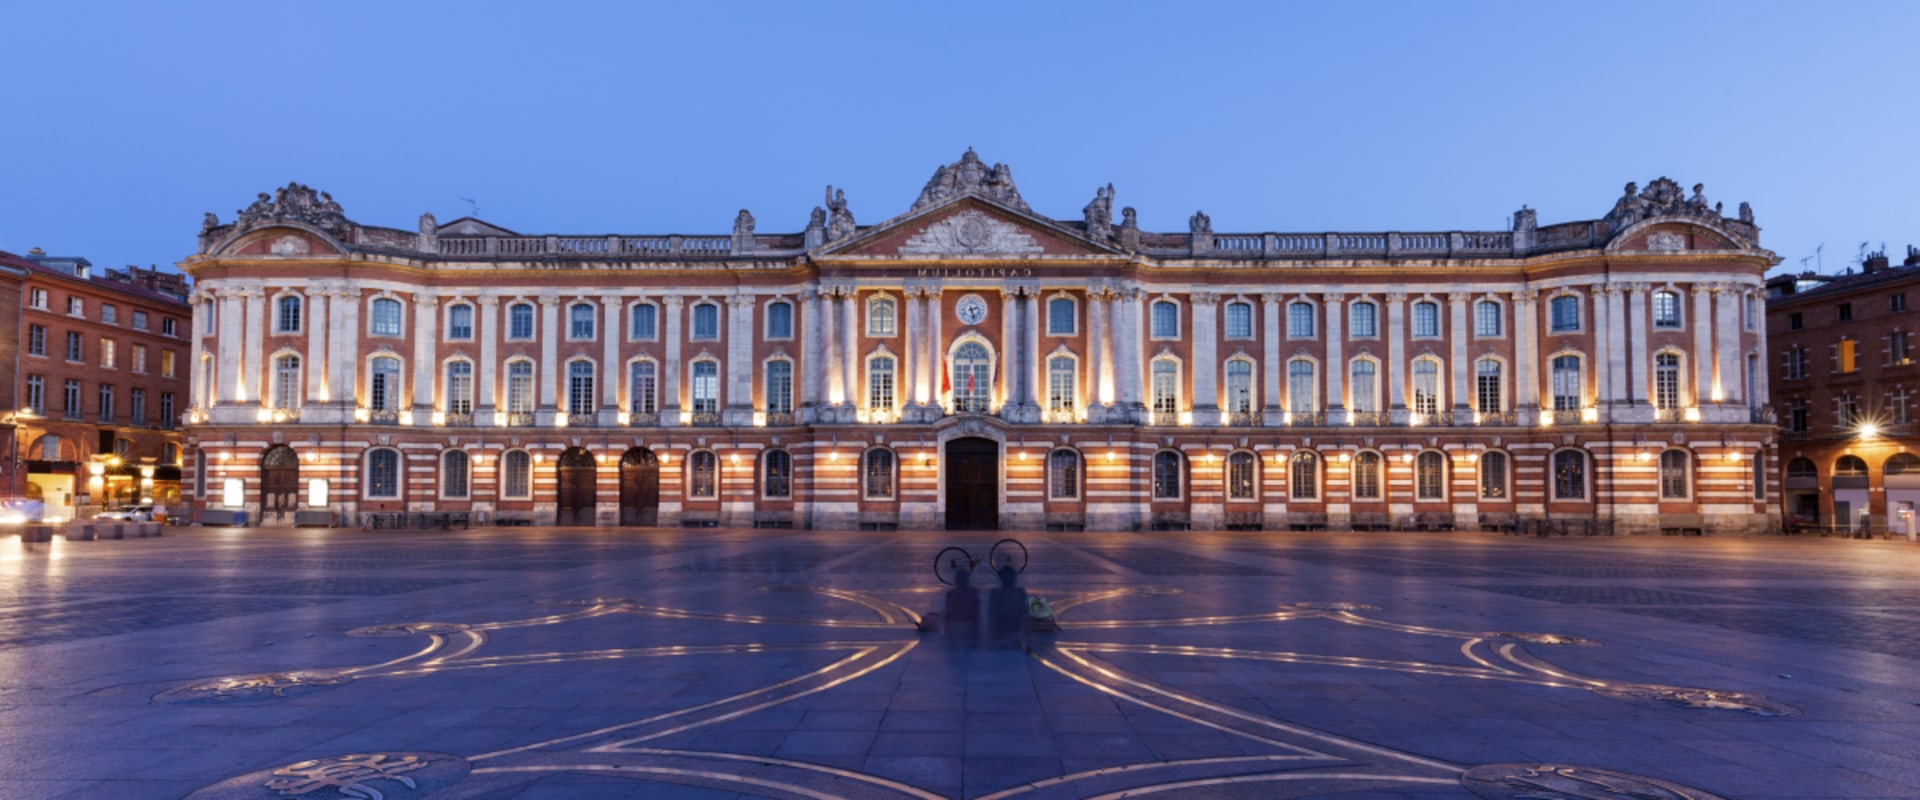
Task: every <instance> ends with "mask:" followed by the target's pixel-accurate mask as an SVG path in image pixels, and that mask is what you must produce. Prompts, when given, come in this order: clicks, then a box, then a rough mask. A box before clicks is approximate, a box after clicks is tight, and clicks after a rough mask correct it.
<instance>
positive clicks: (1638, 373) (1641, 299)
mask: <svg viewBox="0 0 1920 800" xmlns="http://www.w3.org/2000/svg"><path fill="white" fill-rule="evenodd" d="M1651 323H1652V320H1651V319H1649V318H1648V317H1647V285H1646V284H1644V283H1634V284H1629V285H1628V286H1627V325H1628V326H1630V327H1631V328H1632V329H1633V330H1636V331H1640V332H1641V333H1640V335H1639V336H1636V337H1634V341H1633V343H1632V344H1631V345H1629V347H1630V348H1631V355H1630V357H1629V358H1628V362H1627V363H1628V364H1629V365H1630V368H1629V373H1630V374H1629V375H1628V377H1627V385H1626V392H1625V394H1626V398H1627V402H1628V403H1629V404H1632V405H1636V406H1639V405H1646V403H1647V389H1648V387H1647V378H1648V376H1650V375H1651V374H1652V373H1650V372H1649V371H1648V366H1647V365H1648V360H1649V358H1650V357H1651V355H1650V354H1649V352H1648V351H1649V350H1650V349H1651V348H1650V346H1649V345H1648V343H1647V336H1646V333H1645V332H1646V331H1647V330H1648V329H1649V328H1651V327H1652V326H1651Z"/></svg>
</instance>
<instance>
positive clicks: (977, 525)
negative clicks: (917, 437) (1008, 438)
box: [941, 437, 1000, 531]
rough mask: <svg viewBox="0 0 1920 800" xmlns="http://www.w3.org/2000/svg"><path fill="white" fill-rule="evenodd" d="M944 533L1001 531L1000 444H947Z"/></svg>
mask: <svg viewBox="0 0 1920 800" xmlns="http://www.w3.org/2000/svg"><path fill="white" fill-rule="evenodd" d="M941 462H942V466H944V467H945V469H946V470H947V487H946V488H947V508H946V515H947V530H958V531H991V530H998V529H999V528H1000V443H999V442H996V441H994V440H992V439H982V438H979V437H967V438H963V439H954V440H953V441H950V442H947V454H946V457H945V458H943V459H941Z"/></svg>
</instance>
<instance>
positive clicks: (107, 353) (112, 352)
mask: <svg viewBox="0 0 1920 800" xmlns="http://www.w3.org/2000/svg"><path fill="white" fill-rule="evenodd" d="M118 345H119V343H118V342H115V341H114V340H112V339H108V338H106V337H101V339H100V366H101V367H102V368H105V369H113V367H114V363H115V361H116V356H118V355H119V354H118V353H117V352H116V350H117V349H118Z"/></svg>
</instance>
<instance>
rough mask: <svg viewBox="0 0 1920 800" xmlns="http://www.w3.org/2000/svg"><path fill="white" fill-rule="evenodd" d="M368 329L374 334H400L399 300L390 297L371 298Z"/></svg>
mask: <svg viewBox="0 0 1920 800" xmlns="http://www.w3.org/2000/svg"><path fill="white" fill-rule="evenodd" d="M369 317H370V318H369V319H368V321H367V322H368V331H369V332H370V333H372V334H373V335H374V336H399V335H400V301H398V300H395V299H393V298H391V297H376V298H374V299H373V313H372V314H371V315H369Z"/></svg>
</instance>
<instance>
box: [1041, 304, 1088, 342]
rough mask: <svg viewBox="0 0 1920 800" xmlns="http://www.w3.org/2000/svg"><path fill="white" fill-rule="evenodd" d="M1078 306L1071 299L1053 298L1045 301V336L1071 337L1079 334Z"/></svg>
mask: <svg viewBox="0 0 1920 800" xmlns="http://www.w3.org/2000/svg"><path fill="white" fill-rule="evenodd" d="M1078 305H1079V304H1077V303H1075V302H1074V301H1073V298H1071V297H1055V298H1053V299H1051V300H1048V301H1047V335H1048V336H1072V335H1074V334H1076V333H1079V332H1080V330H1079V328H1080V322H1079V314H1078V313H1076V312H1077V311H1078Z"/></svg>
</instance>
